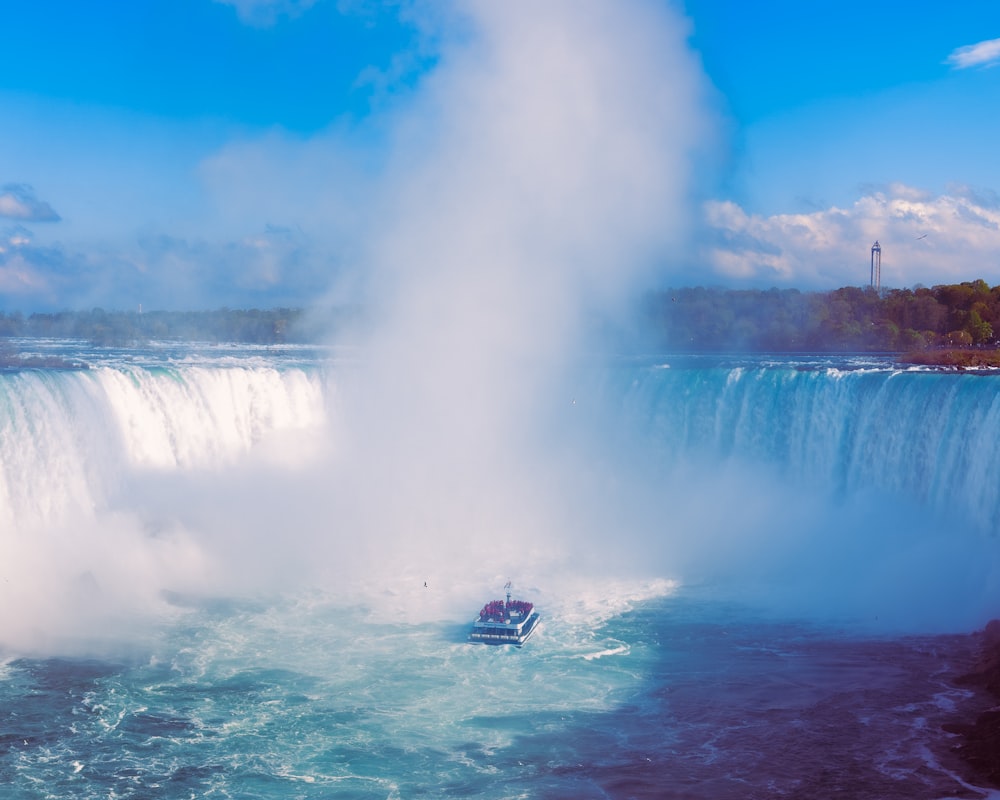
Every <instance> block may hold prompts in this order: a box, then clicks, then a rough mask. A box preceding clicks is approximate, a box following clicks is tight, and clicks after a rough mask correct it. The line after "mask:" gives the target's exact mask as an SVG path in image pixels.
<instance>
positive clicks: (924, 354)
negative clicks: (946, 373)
mask: <svg viewBox="0 0 1000 800" xmlns="http://www.w3.org/2000/svg"><path fill="white" fill-rule="evenodd" d="M897 360H898V361H899V362H900V363H902V364H918V365H922V366H928V367H948V368H951V369H958V370H962V369H985V368H1000V350H966V349H963V348H955V349H948V350H918V351H915V352H911V353H904V354H903V355H901V356H899V358H898V359H897Z"/></svg>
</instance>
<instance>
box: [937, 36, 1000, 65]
mask: <svg viewBox="0 0 1000 800" xmlns="http://www.w3.org/2000/svg"><path fill="white" fill-rule="evenodd" d="M947 61H948V63H949V64H951V65H952V66H953V67H954V68H955V69H967V68H969V67H992V66H994V65H996V64H997V63H998V62H1000V39H987V40H986V41H984V42H977V43H976V44H969V45H965V46H964V47H959V48H957V49H955V50H953V51H952V52H951V54H950V55H949V56H948V59H947Z"/></svg>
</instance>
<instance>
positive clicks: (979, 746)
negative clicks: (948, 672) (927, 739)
mask: <svg viewBox="0 0 1000 800" xmlns="http://www.w3.org/2000/svg"><path fill="white" fill-rule="evenodd" d="M982 639H983V644H982V652H981V655H980V658H979V661H978V662H977V663H976V665H975V667H974V668H973V671H972V672H970V673H968V674H967V675H963V676H962V677H960V678H958V680H957V681H956V682H957V683H958V684H959V685H962V686H974V687H979V688H981V689H985V690H986V691H987V692H988V693H989V694H990V695H992V697H993V699H994V701H995V703H996V704H997V706H996V707H994V708H991V709H989V710H987V711H984V712H982V713H981V714H980V715H979V716H978V717H977V718H976V721H975V722H974V723H972V724H962V723H950V724H947V725H945V726H944V729H945V730H946V731H948V732H949V733H957V734H959V735H961V736H962V738H963V742H962V743H961V744H960V745H958V747H956V748H955V749H956V752H957V753H958V755H959V756H960V757H961V758H962V760H963V761H965V762H966V763H967V764H968V765H969V766H970V767H971V768H972V770H973V772H974V773H975V775H976V777H977V779H978V780H980V781H982V782H983V783H984V784H986V783H988V784H990V785H992V786H995V787H998V788H1000V620H996V619H995V620H993V621H992V622H990V623H989V624H988V625H987V626H986V629H985V630H984V631H983V633H982Z"/></svg>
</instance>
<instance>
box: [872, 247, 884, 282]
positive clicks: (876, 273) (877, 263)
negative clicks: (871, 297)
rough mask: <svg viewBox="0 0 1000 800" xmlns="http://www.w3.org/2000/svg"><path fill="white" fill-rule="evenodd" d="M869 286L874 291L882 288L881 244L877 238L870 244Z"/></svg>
mask: <svg viewBox="0 0 1000 800" xmlns="http://www.w3.org/2000/svg"><path fill="white" fill-rule="evenodd" d="M871 286H872V288H873V289H874V290H875V291H876V292H879V291H881V290H882V246H881V245H880V244H879V243H878V239H876V240H875V244H873V245H872V277H871Z"/></svg>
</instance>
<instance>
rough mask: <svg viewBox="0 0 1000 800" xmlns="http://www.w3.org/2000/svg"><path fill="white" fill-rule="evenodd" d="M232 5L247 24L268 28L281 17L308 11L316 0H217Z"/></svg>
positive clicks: (294, 15)
mask: <svg viewBox="0 0 1000 800" xmlns="http://www.w3.org/2000/svg"><path fill="white" fill-rule="evenodd" d="M215 2H216V3H222V4H223V5H227V6H232V7H233V8H235V9H236V15H237V16H238V17H239V18H240V20H241V21H242V22H243V23H244V24H246V25H252V26H253V27H255V28H267V27H270V26H272V25H274V24H275V23H276V22H277V21H278V20H279V19H281V18H283V17H284V18H295V17H298V16H300V15H302V14H304V13H305V12H306V11H308V10H309V9H310V8H311V7H312V6H313V5H315V3H316V0H215Z"/></svg>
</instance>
